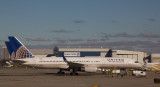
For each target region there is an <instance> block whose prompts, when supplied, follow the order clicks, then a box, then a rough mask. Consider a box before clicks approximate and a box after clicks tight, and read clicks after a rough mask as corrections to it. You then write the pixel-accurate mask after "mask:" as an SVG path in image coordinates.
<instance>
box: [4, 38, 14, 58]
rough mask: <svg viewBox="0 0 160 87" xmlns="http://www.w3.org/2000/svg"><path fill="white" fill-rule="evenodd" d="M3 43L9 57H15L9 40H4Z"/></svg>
mask: <svg viewBox="0 0 160 87" xmlns="http://www.w3.org/2000/svg"><path fill="white" fill-rule="evenodd" d="M5 44H6V47H7V49H8V52H9V54H10V58H11V59H15V53H14V50H13V48H12V46H11V44H10V42H9V41H5Z"/></svg>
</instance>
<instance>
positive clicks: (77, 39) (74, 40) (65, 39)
mask: <svg viewBox="0 0 160 87" xmlns="http://www.w3.org/2000/svg"><path fill="white" fill-rule="evenodd" d="M54 39H55V40H56V41H57V43H60V44H61V43H70V42H73V43H74V42H81V41H85V40H83V39H81V38H54Z"/></svg>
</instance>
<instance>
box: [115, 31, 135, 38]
mask: <svg viewBox="0 0 160 87" xmlns="http://www.w3.org/2000/svg"><path fill="white" fill-rule="evenodd" d="M112 37H135V35H131V34H128V33H126V32H123V33H117V34H116V35H112Z"/></svg>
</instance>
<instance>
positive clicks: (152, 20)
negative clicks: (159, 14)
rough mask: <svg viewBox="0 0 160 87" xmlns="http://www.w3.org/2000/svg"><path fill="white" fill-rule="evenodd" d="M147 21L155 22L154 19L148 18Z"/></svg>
mask: <svg viewBox="0 0 160 87" xmlns="http://www.w3.org/2000/svg"><path fill="white" fill-rule="evenodd" d="M148 21H150V22H156V19H154V18H149V19H148Z"/></svg>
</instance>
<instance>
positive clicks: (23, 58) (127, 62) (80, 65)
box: [5, 36, 142, 75]
mask: <svg viewBox="0 0 160 87" xmlns="http://www.w3.org/2000/svg"><path fill="white" fill-rule="evenodd" d="M8 38H9V41H7V42H5V44H6V46H7V48H8V51H9V54H10V57H11V60H12V62H14V63H17V62H18V63H21V64H22V65H27V66H32V67H40V68H52V69H60V71H59V72H58V74H60V73H64V70H69V71H71V73H70V75H78V73H77V72H78V71H85V72H97V70H102V69H106V68H113V67H116V68H122V69H125V68H141V67H142V65H141V64H140V63H138V62H136V61H135V60H133V59H129V58H111V57H108V58H107V57H103V58H102V57H98V58H97V57H93V58H92V57H70V58H68V57H67V58H66V57H64V56H63V55H62V56H63V58H62V57H56V56H52V57H45V58H37V57H36V56H33V54H32V53H31V52H30V51H29V50H28V49H27V48H26V47H25V46H24V45H23V44H22V43H21V42H20V41H19V40H18V39H17V38H16V37H13V36H10V37H8Z"/></svg>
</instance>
